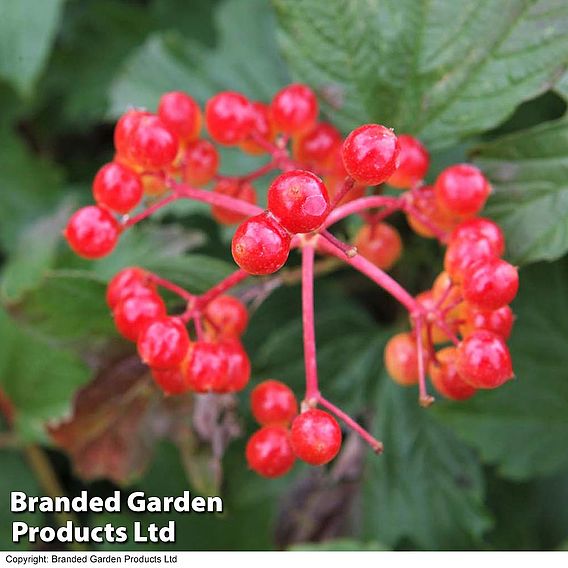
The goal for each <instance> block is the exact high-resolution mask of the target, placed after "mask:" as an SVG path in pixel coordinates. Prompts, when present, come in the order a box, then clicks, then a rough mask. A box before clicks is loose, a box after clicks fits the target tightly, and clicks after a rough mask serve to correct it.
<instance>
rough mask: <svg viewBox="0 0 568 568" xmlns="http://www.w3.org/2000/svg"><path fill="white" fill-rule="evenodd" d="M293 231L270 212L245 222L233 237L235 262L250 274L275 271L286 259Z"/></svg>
mask: <svg viewBox="0 0 568 568" xmlns="http://www.w3.org/2000/svg"><path fill="white" fill-rule="evenodd" d="M290 241H291V238H290V234H289V233H288V232H287V231H286V230H285V229H284V228H283V227H282V226H281V225H280V224H279V223H278V221H276V219H274V218H273V217H272V215H270V213H268V212H266V211H265V212H264V213H261V214H260V215H255V216H254V217H250V218H249V219H247V220H246V221H244V222H243V223H242V224H241V225H240V226H239V227H238V228H237V230H236V232H235V234H234V236H233V242H232V253H233V258H234V259H235V262H236V263H237V264H238V265H239V266H240V267H241V268H242V269H243V270H245V271H246V272H248V273H249V274H258V275H261V274H272V273H273V272H276V271H277V270H279V269H280V268H282V266H283V265H284V263H285V262H286V260H287V259H288V255H289V253H290Z"/></svg>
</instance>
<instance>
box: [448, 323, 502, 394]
mask: <svg viewBox="0 0 568 568" xmlns="http://www.w3.org/2000/svg"><path fill="white" fill-rule="evenodd" d="M456 365H457V370H458V373H459V374H460V376H461V377H462V378H463V379H464V380H465V381H466V382H467V383H469V384H470V385H471V386H472V387H475V388H478V389H494V388H497V387H499V386H501V385H502V384H503V383H505V382H506V381H508V380H509V379H512V378H513V367H512V364H511V355H510V353H509V350H508V349H507V345H506V344H505V340H504V339H503V338H502V337H500V336H499V335H496V334H494V333H491V332H490V331H485V330H480V331H476V332H474V333H472V334H471V335H470V336H469V337H466V338H465V339H464V340H463V341H462V342H461V343H460V345H459V346H458V355H457V359H456Z"/></svg>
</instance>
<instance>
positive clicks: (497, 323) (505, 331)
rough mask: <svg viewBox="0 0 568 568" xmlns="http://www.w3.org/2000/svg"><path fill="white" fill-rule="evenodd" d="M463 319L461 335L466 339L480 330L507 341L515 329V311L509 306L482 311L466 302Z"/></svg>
mask: <svg viewBox="0 0 568 568" xmlns="http://www.w3.org/2000/svg"><path fill="white" fill-rule="evenodd" d="M462 317H463V319H464V320H465V321H464V322H463V323H462V324H461V325H460V333H461V334H462V335H463V336H464V337H466V336H468V335H471V334H472V333H473V332H474V331H477V330H478V329H485V330H486V331H492V332H493V333H496V334H497V335H500V336H501V337H502V338H503V339H505V340H507V339H509V336H510V335H511V330H512V329H513V321H514V316H513V310H511V308H510V307H509V306H503V307H502V308H499V309H497V310H482V309H479V308H476V307H474V306H472V305H470V304H468V303H467V302H466V303H465V304H464V306H463V308H462Z"/></svg>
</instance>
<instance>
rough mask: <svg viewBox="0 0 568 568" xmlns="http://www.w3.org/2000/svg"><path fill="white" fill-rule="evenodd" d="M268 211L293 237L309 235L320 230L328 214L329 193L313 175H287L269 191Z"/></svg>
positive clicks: (310, 173)
mask: <svg viewBox="0 0 568 568" xmlns="http://www.w3.org/2000/svg"><path fill="white" fill-rule="evenodd" d="M268 209H269V210H270V212H271V213H272V214H273V215H274V217H276V219H278V221H279V222H280V224H281V225H282V226H283V227H284V228H285V229H287V230H288V231H290V232H291V233H309V232H310V231H314V230H315V229H317V228H318V227H319V226H320V225H321V224H322V223H323V222H324V220H325V218H326V217H327V215H328V213H329V197H328V195H327V189H326V187H325V185H324V183H323V181H322V180H321V179H320V178H319V177H318V176H316V175H315V174H313V173H312V172H308V171H306V170H292V171H289V172H285V173H283V174H280V175H279V176H278V177H277V178H276V179H275V180H274V181H273V182H272V183H271V184H270V187H269V188H268Z"/></svg>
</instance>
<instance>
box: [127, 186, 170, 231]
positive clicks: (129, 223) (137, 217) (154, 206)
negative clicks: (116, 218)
mask: <svg viewBox="0 0 568 568" xmlns="http://www.w3.org/2000/svg"><path fill="white" fill-rule="evenodd" d="M176 199H179V195H176V194H175V193H173V194H171V195H168V196H167V197H165V198H164V199H161V200H160V201H156V203H154V204H152V205H150V207H147V208H146V209H145V210H144V211H142V213H139V214H138V215H135V216H134V217H128V216H125V217H124V220H123V221H122V226H123V227H124V228H125V229H126V228H128V227H132V226H133V225H136V223H139V222H140V221H143V220H144V219H147V218H148V217H150V215H153V214H154V213H156V211H158V210H159V209H161V208H162V207H165V206H166V205H169V204H170V203H172V202H173V201H176Z"/></svg>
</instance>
